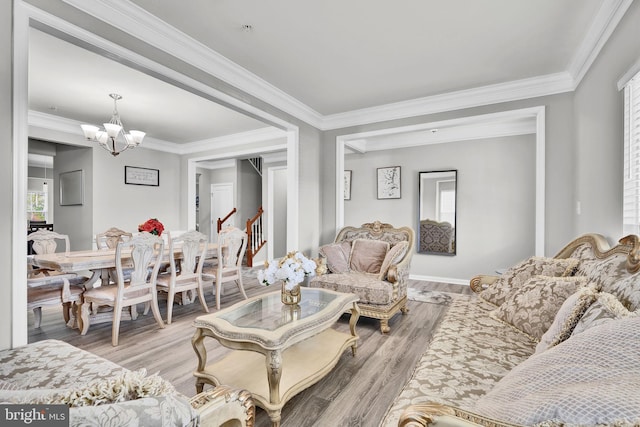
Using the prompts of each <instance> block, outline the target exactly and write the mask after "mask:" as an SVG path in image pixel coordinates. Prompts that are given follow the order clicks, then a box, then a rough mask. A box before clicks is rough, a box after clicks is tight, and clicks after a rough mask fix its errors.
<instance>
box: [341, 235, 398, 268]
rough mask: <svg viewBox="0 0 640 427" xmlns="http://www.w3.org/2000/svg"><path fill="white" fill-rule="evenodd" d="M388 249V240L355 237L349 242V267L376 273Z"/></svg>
mask: <svg viewBox="0 0 640 427" xmlns="http://www.w3.org/2000/svg"><path fill="white" fill-rule="evenodd" d="M388 250H389V243H388V242H384V241H382V240H369V239H356V240H354V241H353V242H352V243H351V257H350V258H349V268H350V269H351V270H353V271H358V272H360V273H374V274H378V273H380V268H381V267H382V262H383V261H384V257H385V256H386V255H387V251H388Z"/></svg>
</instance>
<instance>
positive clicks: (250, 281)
mask: <svg viewBox="0 0 640 427" xmlns="http://www.w3.org/2000/svg"><path fill="white" fill-rule="evenodd" d="M410 286H411V287H414V288H420V289H431V290H438V291H447V292H457V293H470V292H471V291H470V289H469V288H468V287H464V286H460V285H447V284H441V283H432V282H418V281H412V282H411V284H410ZM245 290H246V292H247V294H248V295H249V296H253V295H258V294H260V293H264V292H272V291H275V290H277V289H276V288H275V287H263V286H260V285H259V284H258V282H257V280H256V279H255V278H247V279H246V280H245ZM241 298H242V297H241V295H240V293H239V292H238V290H237V288H236V287H235V286H234V285H233V284H227V285H226V290H225V292H224V293H223V295H222V296H221V300H222V307H223V308H224V307H228V306H229V305H231V304H233V303H235V302H238V301H239V300H240V299H241ZM206 299H207V303H208V305H209V310H210V311H211V312H213V311H215V301H214V296H213V292H212V290H211V289H208V290H207V291H206ZM408 307H409V310H410V311H409V313H408V314H407V315H404V316H403V315H401V314H398V315H396V316H395V317H394V318H393V319H392V320H391V321H390V322H389V325H390V327H391V333H390V334H388V335H382V334H381V333H380V328H379V322H378V321H374V320H372V319H367V318H363V317H361V318H360V320H359V321H358V326H357V332H358V335H359V336H360V341H359V343H358V351H357V355H356V356H355V357H353V356H352V355H351V351H349V350H347V351H345V352H344V354H343V355H342V358H341V360H340V361H339V362H338V364H337V366H336V367H335V368H334V369H333V371H331V373H329V374H328V375H327V376H326V377H325V378H324V379H323V380H321V381H320V382H318V383H317V384H315V385H313V386H311V387H310V388H308V389H307V390H305V391H303V392H302V393H300V394H298V395H297V396H295V397H294V398H293V399H292V400H290V401H289V402H288V403H287V404H286V405H285V407H284V408H283V410H282V426H283V427H304V426H318V427H325V426H336V427H338V426H339V427H343V426H361V427H369V426H371V427H375V426H377V425H378V424H379V422H380V421H381V420H382V417H383V416H384V414H385V412H386V411H387V408H388V407H389V406H390V405H391V403H392V401H393V399H394V398H395V396H396V395H397V394H398V393H399V392H400V390H401V389H402V387H403V385H404V384H405V383H406V382H407V380H408V379H409V377H410V376H411V374H412V372H413V369H414V366H415V364H416V362H417V361H418V359H419V358H420V356H421V355H422V353H423V352H424V351H425V349H426V347H427V345H428V343H429V341H430V339H431V336H432V333H433V331H434V327H435V326H437V325H438V323H439V322H440V319H441V316H442V315H443V314H444V313H445V312H446V309H447V306H446V305H437V304H431V303H423V302H416V301H409V303H408ZM160 310H161V313H162V316H163V317H166V304H165V303H164V302H163V301H161V302H160ZM201 314H204V311H203V310H202V307H201V306H200V303H199V302H198V301H196V303H195V304H191V305H186V306H178V305H176V306H175V307H174V310H173V322H172V324H171V325H167V327H166V328H165V329H160V328H158V325H157V324H156V323H155V321H154V319H153V316H152V315H151V313H149V314H148V315H147V316H142V315H141V316H139V317H138V319H137V320H135V321H133V322H132V321H123V322H122V324H121V327H120V344H119V345H118V346H117V347H112V346H111V323H103V324H98V325H92V326H91V327H90V328H89V331H88V333H87V334H86V335H85V336H80V335H79V334H78V332H77V330H73V329H70V328H67V327H66V326H65V325H64V322H63V320H62V314H61V311H60V310H58V309H45V310H43V319H42V325H41V327H40V328H39V329H35V328H34V327H33V314H32V313H30V314H29V342H34V341H40V340H44V339H59V340H63V341H66V342H68V343H70V344H73V345H75V346H77V347H79V348H82V349H85V350H87V351H90V352H92V353H94V354H97V355H99V356H102V357H104V358H106V359H109V360H111V361H113V362H115V363H118V364H120V365H122V366H124V367H126V368H128V369H131V370H137V369H141V368H145V369H147V372H148V373H150V374H151V373H159V374H160V375H161V376H162V377H163V378H165V379H167V380H169V381H170V382H171V383H172V384H173V385H174V386H175V387H176V389H177V390H178V391H180V392H182V393H184V394H185V395H187V396H193V395H194V394H195V380H194V378H193V376H192V373H193V370H194V369H195V368H196V364H197V359H196V356H195V353H194V351H193V348H192V347H191V336H192V334H193V332H194V328H193V327H192V325H191V324H192V321H193V320H194V319H195V318H196V317H197V316H200V315H201ZM336 329H339V330H342V331H345V332H348V330H349V323H348V316H346V315H345V316H343V317H342V318H341V319H340V320H339V321H338V324H337V325H336ZM206 346H207V352H208V358H209V361H213V360H216V359H218V358H221V357H222V356H224V355H225V354H226V353H227V352H228V351H229V350H227V349H225V348H224V347H222V346H221V345H219V344H218V343H217V342H216V341H215V340H208V341H207V343H206ZM238 369H242V367H241V366H238ZM269 425H270V422H269V417H268V416H267V414H266V413H265V412H264V411H262V410H261V409H259V408H258V409H257V410H256V426H257V427H264V426H269Z"/></svg>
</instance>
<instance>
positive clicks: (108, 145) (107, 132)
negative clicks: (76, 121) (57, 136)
mask: <svg viewBox="0 0 640 427" xmlns="http://www.w3.org/2000/svg"><path fill="white" fill-rule="evenodd" d="M109 96H110V97H111V98H112V99H113V116H111V120H109V123H103V124H102V125H103V126H104V130H100V128H99V127H98V126H93V125H80V127H81V128H82V132H84V136H85V138H87V139H88V140H91V141H96V142H98V143H99V144H100V146H101V147H102V148H104V149H105V150H107V151H108V152H110V153H111V154H112V155H113V156H117V155H118V154H120V153H122V152H123V151H125V150H126V149H128V148H135V147H137V146H138V145H140V143H141V142H142V139H143V138H144V135H145V133H144V132H141V131H139V130H132V131H129V133H127V132H126V131H125V130H124V127H123V126H122V122H121V121H120V114H119V113H118V105H117V102H118V100H120V99H122V96H120V95H118V94H117V93H111V94H109Z"/></svg>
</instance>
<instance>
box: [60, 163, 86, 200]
mask: <svg viewBox="0 0 640 427" xmlns="http://www.w3.org/2000/svg"><path fill="white" fill-rule="evenodd" d="M59 176H60V205H61V206H73V205H81V204H82V203H84V172H83V171H82V170H77V171H71V172H62V173H61V174H60V175H59Z"/></svg>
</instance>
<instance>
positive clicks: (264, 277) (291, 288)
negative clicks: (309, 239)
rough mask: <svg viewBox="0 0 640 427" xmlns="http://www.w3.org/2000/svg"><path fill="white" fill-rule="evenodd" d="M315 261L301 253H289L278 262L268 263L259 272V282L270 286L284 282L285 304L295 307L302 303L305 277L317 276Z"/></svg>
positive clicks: (283, 299) (283, 296)
mask: <svg viewBox="0 0 640 427" xmlns="http://www.w3.org/2000/svg"><path fill="white" fill-rule="evenodd" d="M316 267H317V265H316V263H315V261H313V260H311V259H309V258H307V257H306V256H304V255H303V254H302V253H301V252H298V251H293V252H289V253H288V254H287V255H286V256H285V257H283V258H281V259H280V260H277V261H275V260H274V261H266V262H265V269H264V270H260V271H258V281H259V282H260V283H261V284H263V285H265V286H269V285H272V284H274V283H276V282H278V281H282V297H281V300H282V302H283V303H284V304H287V305H294V304H298V303H299V302H300V298H301V293H300V283H301V282H302V281H303V280H304V279H305V277H312V276H315V274H316Z"/></svg>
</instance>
